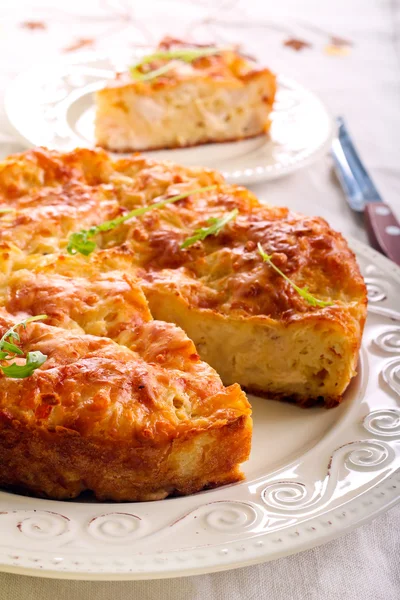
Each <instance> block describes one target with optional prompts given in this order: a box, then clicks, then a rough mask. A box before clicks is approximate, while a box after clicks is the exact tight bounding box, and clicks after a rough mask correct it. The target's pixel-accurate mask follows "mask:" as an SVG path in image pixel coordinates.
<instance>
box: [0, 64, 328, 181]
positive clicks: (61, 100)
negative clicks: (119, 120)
mask: <svg viewBox="0 0 400 600" xmlns="http://www.w3.org/2000/svg"><path fill="white" fill-rule="evenodd" d="M136 58H137V56H136ZM134 61H135V55H131V56H130V57H129V59H128V58H127V57H126V56H125V57H123V56H114V57H113V58H104V57H101V56H99V55H97V54H93V53H90V54H86V53H85V54H82V55H81V56H79V57H78V58H75V59H74V60H73V59H72V58H68V60H61V59H60V60H59V61H58V62H54V63H51V64H46V65H38V66H35V67H33V68H32V69H30V70H29V71H27V72H25V73H22V74H21V75H20V76H19V77H17V79H15V80H14V82H13V83H12V84H11V86H10V87H9V89H8V91H7V94H6V98H5V106H6V112H7V115H8V117H9V119H10V121H11V123H12V124H13V125H14V127H15V128H16V130H17V131H18V132H19V134H20V135H21V136H22V137H23V138H24V139H25V141H26V142H28V143H29V144H31V145H34V146H47V147H49V148H55V149H57V150H62V151H65V150H71V149H73V148H75V147H76V146H89V147H92V146H94V144H95V141H94V112H95V108H94V102H93V92H94V91H95V90H97V89H99V88H100V87H102V86H103V85H104V82H105V81H106V80H107V79H110V78H113V77H114V73H115V71H116V70H119V71H121V70H123V69H124V68H126V66H127V65H129V64H132V63H133V62H134ZM278 83H279V85H278V93H277V100H276V107H275V110H274V112H273V114H272V127H271V131H270V134H269V135H268V136H259V137H257V138H253V139H250V140H244V141H241V142H233V143H232V142H231V143H226V144H207V145H205V146H198V147H195V148H183V149H177V150H159V151H156V152H148V153H147V154H148V155H149V156H153V157H156V158H158V159H169V160H173V161H175V162H179V163H181V164H184V165H201V166H205V167H207V166H208V167H213V168H216V169H218V170H219V171H221V172H222V173H223V174H224V176H225V177H226V178H227V179H228V180H229V181H231V182H234V183H247V184H248V183H251V182H256V181H262V180H266V179H274V178H276V177H281V176H282V175H286V174H288V173H291V172H292V171H295V170H296V169H299V168H301V167H304V166H306V165H308V164H310V163H311V162H313V161H314V160H316V159H317V158H318V157H319V156H321V155H322V154H324V152H326V151H327V150H328V148H329V146H330V143H331V140H332V134H333V124H332V119H331V117H330V116H329V114H328V113H327V111H326V109H325V107H324V106H323V104H322V103H321V101H320V100H319V99H318V98H317V97H316V96H315V95H314V94H312V93H311V92H309V91H307V90H305V89H304V88H303V87H301V86H300V85H298V84H297V83H295V82H293V81H291V80H289V79H287V78H285V77H279V80H278Z"/></svg>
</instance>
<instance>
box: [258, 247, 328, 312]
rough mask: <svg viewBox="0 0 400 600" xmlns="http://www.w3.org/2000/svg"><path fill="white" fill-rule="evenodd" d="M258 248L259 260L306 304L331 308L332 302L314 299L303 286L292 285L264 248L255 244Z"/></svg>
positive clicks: (292, 282)
mask: <svg viewBox="0 0 400 600" xmlns="http://www.w3.org/2000/svg"><path fill="white" fill-rule="evenodd" d="M257 247H258V251H259V253H260V254H261V258H262V259H263V261H264V262H266V263H268V264H269V265H270V267H272V268H273V269H274V270H275V271H276V272H277V273H279V275H280V276H281V277H283V278H284V279H285V280H286V281H287V282H288V283H289V284H290V285H291V286H292V288H293V289H295V290H296V292H297V293H298V294H299V295H300V296H301V297H302V298H304V299H305V300H307V302H308V303H309V304H311V306H319V307H321V308H322V307H324V306H331V305H332V304H333V303H332V302H326V301H324V300H319V299H318V298H315V296H313V295H312V294H310V292H309V291H308V287H307V286H305V287H303V288H301V287H299V286H298V285H296V284H295V283H294V281H292V280H291V279H289V277H287V276H286V275H285V274H284V273H282V271H281V270H280V269H279V268H278V267H277V266H276V265H274V263H273V262H272V260H271V256H270V255H268V254H267V253H266V252H265V251H264V248H263V247H262V246H261V244H260V243H258V244H257Z"/></svg>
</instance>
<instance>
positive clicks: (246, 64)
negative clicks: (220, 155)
mask: <svg viewBox="0 0 400 600" xmlns="http://www.w3.org/2000/svg"><path fill="white" fill-rule="evenodd" d="M275 91H276V78H275V76H274V75H273V74H272V73H271V71H269V70H268V69H265V68H261V67H259V66H258V65H257V64H256V63H255V62H254V60H253V59H251V58H249V57H247V56H244V55H242V54H241V53H240V52H239V51H238V50H237V49H234V48H230V47H212V46H209V47H204V46H194V45H193V44H189V43H186V42H182V41H180V40H175V39H172V38H165V39H164V40H162V42H161V43H160V44H159V46H158V48H157V49H156V51H155V52H154V53H153V54H151V55H148V56H146V57H144V58H143V59H142V60H141V61H140V63H138V64H137V65H133V66H132V67H131V69H130V70H128V71H126V72H124V73H117V74H116V77H115V79H114V80H112V81H110V82H108V83H107V85H106V86H105V87H104V88H103V89H101V90H99V91H98V92H97V93H96V121H95V124H96V125H95V131H96V143H97V144H98V145H99V146H102V147H103V148H107V149H109V150H113V151H132V150H155V149H160V148H176V147H183V146H195V145H198V144H205V143H207V142H227V141H233V140H240V139H244V138H250V137H254V136H257V135H260V134H263V133H265V132H266V131H267V130H268V128H269V125H270V118H269V117H270V113H271V110H272V106H273V102H274V97H275Z"/></svg>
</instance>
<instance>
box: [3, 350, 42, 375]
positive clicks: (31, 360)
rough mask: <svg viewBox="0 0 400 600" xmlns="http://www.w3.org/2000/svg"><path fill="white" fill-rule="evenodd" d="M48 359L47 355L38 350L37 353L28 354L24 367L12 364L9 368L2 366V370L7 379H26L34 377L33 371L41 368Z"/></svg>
mask: <svg viewBox="0 0 400 600" xmlns="http://www.w3.org/2000/svg"><path fill="white" fill-rule="evenodd" d="M46 359H47V356H46V354H42V353H41V352H40V351H39V350H37V351H36V352H28V354H27V355H26V362H25V364H24V365H17V363H12V365H9V366H8V367H3V366H0V369H1V370H2V371H3V373H4V375H6V376H7V377H13V378H14V379H24V378H25V377H29V376H30V375H32V373H33V371H35V370H36V369H37V368H38V367H40V366H41V365H42V364H43V363H44V362H45V361H46Z"/></svg>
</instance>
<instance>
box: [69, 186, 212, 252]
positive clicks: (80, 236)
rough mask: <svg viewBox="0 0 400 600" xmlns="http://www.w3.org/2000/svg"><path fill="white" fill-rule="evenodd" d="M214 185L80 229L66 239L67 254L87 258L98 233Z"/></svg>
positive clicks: (94, 246)
mask: <svg viewBox="0 0 400 600" xmlns="http://www.w3.org/2000/svg"><path fill="white" fill-rule="evenodd" d="M216 187H217V186H216V185H209V186H207V187H202V188H197V189H195V190H191V191H190V192H184V193H183V194H179V195H178V196H172V197H171V198H165V199H164V200H160V201H159V202H155V203H154V204H149V205H148V206H141V207H140V208H135V209H134V210H131V211H130V212H128V213H126V214H125V215H122V216H121V217H117V218H116V219H112V220H111V221H104V223H100V225H96V226H94V227H91V228H90V229H82V230H81V231H78V232H75V233H72V234H71V235H70V236H69V239H68V246H67V252H68V253H69V254H77V253H78V252H79V253H80V254H83V255H84V256H89V254H91V253H92V252H93V250H94V249H95V248H96V245H97V244H96V242H94V241H92V240H91V239H90V238H93V237H95V236H96V235H97V234H98V233H100V232H102V231H111V230H112V229H114V228H115V227H117V226H118V225H121V223H125V221H129V219H132V217H140V216H141V215H144V214H145V213H147V212H149V211H150V210H153V209H154V208H161V207H163V206H165V205H166V204H172V203H173V202H178V200H183V199H184V198H187V197H188V196H191V195H192V194H199V193H200V192H208V191H210V190H214V189H215V188H216Z"/></svg>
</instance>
